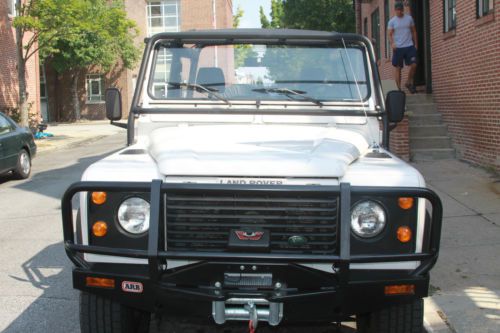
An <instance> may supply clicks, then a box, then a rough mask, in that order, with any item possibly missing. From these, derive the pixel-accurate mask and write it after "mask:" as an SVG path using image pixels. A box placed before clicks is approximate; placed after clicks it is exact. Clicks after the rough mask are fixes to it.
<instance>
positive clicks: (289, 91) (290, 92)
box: [252, 88, 323, 106]
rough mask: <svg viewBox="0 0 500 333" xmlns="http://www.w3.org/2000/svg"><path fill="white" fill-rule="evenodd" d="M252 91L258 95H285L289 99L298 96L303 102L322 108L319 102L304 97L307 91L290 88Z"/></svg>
mask: <svg viewBox="0 0 500 333" xmlns="http://www.w3.org/2000/svg"><path fill="white" fill-rule="evenodd" d="M252 91H255V92H259V93H277V94H283V95H287V96H289V97H290V95H294V96H300V97H302V99H304V100H305V101H309V102H313V103H314V104H316V105H319V106H323V103H321V102H320V101H319V100H317V99H315V98H312V97H310V96H307V95H306V93H307V91H302V90H294V89H290V88H258V89H252Z"/></svg>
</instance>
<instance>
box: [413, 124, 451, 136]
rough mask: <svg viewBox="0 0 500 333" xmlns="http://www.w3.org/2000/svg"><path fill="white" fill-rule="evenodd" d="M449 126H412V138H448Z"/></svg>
mask: <svg viewBox="0 0 500 333" xmlns="http://www.w3.org/2000/svg"><path fill="white" fill-rule="evenodd" d="M447 135H448V126H446V125H442V124H440V125H421V126H410V138H411V137H419V136H420V137H422V136H447Z"/></svg>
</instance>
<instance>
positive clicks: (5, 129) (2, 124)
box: [0, 114, 12, 135]
mask: <svg viewBox="0 0 500 333" xmlns="http://www.w3.org/2000/svg"><path fill="white" fill-rule="evenodd" d="M11 131H12V124H11V123H10V122H9V121H8V120H7V118H4V116H2V115H1V114H0V135H3V134H7V133H9V132H11Z"/></svg>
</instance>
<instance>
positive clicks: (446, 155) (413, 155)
mask: <svg viewBox="0 0 500 333" xmlns="http://www.w3.org/2000/svg"><path fill="white" fill-rule="evenodd" d="M455 156H456V153H455V149H453V148H435V149H411V150H410V159H411V160H412V161H434V160H445V159H453V158H455Z"/></svg>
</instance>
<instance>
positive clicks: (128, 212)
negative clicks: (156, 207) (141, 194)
mask: <svg viewBox="0 0 500 333" xmlns="http://www.w3.org/2000/svg"><path fill="white" fill-rule="evenodd" d="M118 222H120V225H121V226H122V228H123V229H125V231H127V232H130V233H131V234H136V235H137V234H142V233H144V232H146V231H148V229H149V202H147V201H146V200H144V199H142V198H137V197H132V198H128V199H127V200H125V201H124V202H122V204H121V205H120V207H119V208H118Z"/></svg>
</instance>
